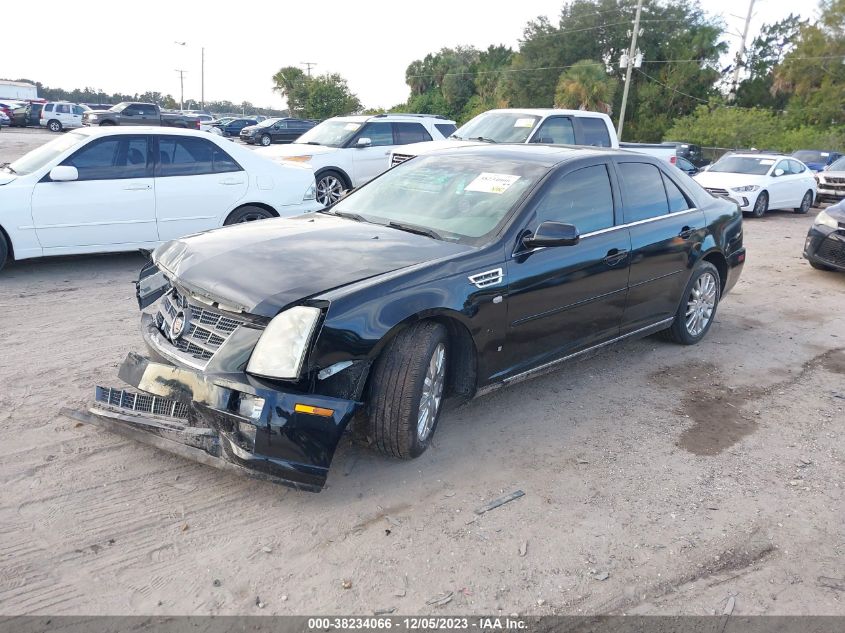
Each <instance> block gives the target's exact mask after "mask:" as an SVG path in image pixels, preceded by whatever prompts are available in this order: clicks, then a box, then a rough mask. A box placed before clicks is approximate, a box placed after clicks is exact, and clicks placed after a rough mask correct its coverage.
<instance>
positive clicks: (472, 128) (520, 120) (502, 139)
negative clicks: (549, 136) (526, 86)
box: [451, 112, 540, 143]
mask: <svg viewBox="0 0 845 633" xmlns="http://www.w3.org/2000/svg"><path fill="white" fill-rule="evenodd" d="M539 120H540V117H538V116H534V115H531V114H520V113H518V112H488V113H485V114H479V115H478V116H477V117H475V118H474V119H471V120H470V121H468V122H467V123H464V124H463V125H462V126H461V127H459V128H458V129H457V130H456V131H455V133H454V134H453V135H452V137H451V138H458V139H461V140H467V139H478V138H480V139H481V140H486V141H495V142H496V143H524V142H525V141H527V140H528V136H529V135H530V134H531V132H533V131H534V127H535V126H536V125H537V121H539Z"/></svg>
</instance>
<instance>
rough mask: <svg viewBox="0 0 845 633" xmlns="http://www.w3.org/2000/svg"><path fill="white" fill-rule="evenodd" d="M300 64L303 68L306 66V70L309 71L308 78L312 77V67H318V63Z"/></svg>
mask: <svg viewBox="0 0 845 633" xmlns="http://www.w3.org/2000/svg"><path fill="white" fill-rule="evenodd" d="M299 63H300V64H302V65H303V66H305V68H306V69H307V71H308V76H309V77H311V67H312V66H316V65H317V64H316V62H299Z"/></svg>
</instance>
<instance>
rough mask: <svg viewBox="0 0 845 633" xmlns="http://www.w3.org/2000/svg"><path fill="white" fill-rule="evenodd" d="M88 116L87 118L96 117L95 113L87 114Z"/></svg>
mask: <svg viewBox="0 0 845 633" xmlns="http://www.w3.org/2000/svg"><path fill="white" fill-rule="evenodd" d="M88 118H89V119H96V118H97V115H96V114H89V115H88Z"/></svg>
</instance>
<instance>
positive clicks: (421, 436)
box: [417, 343, 446, 442]
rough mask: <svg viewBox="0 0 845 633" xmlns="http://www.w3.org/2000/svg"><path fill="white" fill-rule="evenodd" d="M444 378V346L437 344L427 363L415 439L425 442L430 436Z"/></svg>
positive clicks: (441, 394)
mask: <svg viewBox="0 0 845 633" xmlns="http://www.w3.org/2000/svg"><path fill="white" fill-rule="evenodd" d="M445 377H446V346H445V345H444V344H443V343H438V344H437V347H435V348H434V353H433V354H432V355H431V359H430V360H429V361H428V369H427V370H426V374H425V380H424V381H423V388H422V395H421V396H420V405H419V412H418V414H417V439H418V440H419V441H420V442H424V441H426V439H428V436H429V435H430V434H431V429H432V427H433V426H434V420H436V419H437V412H438V411H439V410H440V402H441V400H442V399H443V386H444V384H445Z"/></svg>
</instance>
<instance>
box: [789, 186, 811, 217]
mask: <svg viewBox="0 0 845 633" xmlns="http://www.w3.org/2000/svg"><path fill="white" fill-rule="evenodd" d="M811 206H813V192H812V191H810V190H807V193H805V194H804V197H803V198H801V206H799V207H797V208H795V209H793V212H795V213H800V214H801V215H804V214H805V213H807V211H809V210H810V207H811Z"/></svg>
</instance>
